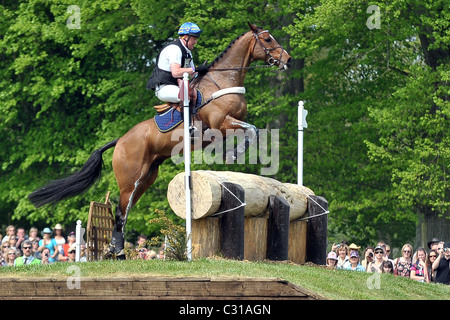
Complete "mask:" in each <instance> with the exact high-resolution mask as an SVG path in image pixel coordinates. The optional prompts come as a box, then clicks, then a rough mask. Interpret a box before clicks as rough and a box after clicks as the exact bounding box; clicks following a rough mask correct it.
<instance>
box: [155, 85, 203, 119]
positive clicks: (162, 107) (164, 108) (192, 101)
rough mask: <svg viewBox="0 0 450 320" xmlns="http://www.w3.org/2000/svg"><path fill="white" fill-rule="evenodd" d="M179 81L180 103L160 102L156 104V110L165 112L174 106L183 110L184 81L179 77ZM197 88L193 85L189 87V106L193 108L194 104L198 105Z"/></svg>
mask: <svg viewBox="0 0 450 320" xmlns="http://www.w3.org/2000/svg"><path fill="white" fill-rule="evenodd" d="M177 82H178V87H179V88H180V93H179V94H178V99H180V102H179V103H171V102H167V103H164V104H160V105H157V106H155V109H156V112H157V113H158V114H161V113H164V112H166V111H167V110H169V109H170V108H172V107H173V108H174V109H176V110H178V111H180V112H181V110H182V109H183V104H184V103H183V102H184V101H183V98H184V83H183V80H182V79H177ZM196 91H197V90H194V88H192V87H190V86H189V87H188V96H189V106H190V107H191V108H192V107H193V106H195V105H196V103H197V95H198V94H197V92H196Z"/></svg>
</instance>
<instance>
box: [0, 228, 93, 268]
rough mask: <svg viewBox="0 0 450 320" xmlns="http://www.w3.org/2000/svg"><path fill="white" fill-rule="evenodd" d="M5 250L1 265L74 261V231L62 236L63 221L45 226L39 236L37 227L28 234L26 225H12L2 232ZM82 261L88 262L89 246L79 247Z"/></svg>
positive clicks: (0, 253) (0, 236)
mask: <svg viewBox="0 0 450 320" xmlns="http://www.w3.org/2000/svg"><path fill="white" fill-rule="evenodd" d="M0 240H1V243H2V250H1V251H0V266H4V267H7V266H21V265H30V264H50V263H54V262H74V261H75V253H76V247H75V232H70V233H69V234H68V235H67V237H65V236H64V235H63V227H62V226H61V224H59V223H58V224H57V225H55V226H54V228H53V230H52V229H50V228H49V227H46V228H44V230H42V232H41V233H40V235H39V232H38V229H37V228H35V227H32V228H30V230H29V232H28V234H26V232H25V229H24V228H21V227H19V228H17V230H16V228H15V226H13V225H10V226H8V227H7V228H6V230H5V236H2V235H1V234H0ZM80 261H86V246H84V245H81V246H80Z"/></svg>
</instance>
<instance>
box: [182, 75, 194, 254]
mask: <svg viewBox="0 0 450 320" xmlns="http://www.w3.org/2000/svg"><path fill="white" fill-rule="evenodd" d="M183 83H184V95H183V119H184V136H183V141H184V150H183V153H184V174H185V180H184V181H185V183H184V185H185V193H186V238H187V245H186V250H187V258H188V260H189V261H191V260H192V239H191V238H192V237H191V233H192V232H191V229H192V227H191V212H192V209H191V187H192V186H191V135H190V132H189V125H190V113H189V74H188V73H187V72H185V73H183Z"/></svg>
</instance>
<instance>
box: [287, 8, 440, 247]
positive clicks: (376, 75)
mask: <svg viewBox="0 0 450 320" xmlns="http://www.w3.org/2000/svg"><path fill="white" fill-rule="evenodd" d="M371 4H372V3H370V2H366V1H363V2H361V1H358V2H355V1H347V0H340V1H326V0H324V1H312V2H310V1H308V2H306V1H300V2H295V3H294V2H292V5H295V6H297V11H298V12H300V13H299V14H298V19H297V20H296V21H295V23H294V24H293V26H291V27H289V31H290V33H291V35H292V37H293V39H292V42H293V45H295V46H297V48H298V51H299V52H301V54H302V56H304V57H305V61H306V62H305V64H306V67H305V70H304V73H305V79H306V85H305V98H306V99H309V101H308V105H311V106H312V108H314V109H312V110H311V112H314V113H315V115H314V120H313V119H311V121H310V122H309V123H310V124H311V127H314V128H317V129H314V131H313V132H311V131H312V129H311V130H308V131H310V132H311V133H312V135H313V136H315V137H311V138H308V139H313V146H311V144H309V145H307V148H314V151H313V152H312V153H313V154H317V156H315V157H314V162H312V163H310V164H312V167H313V168H314V169H315V170H314V173H317V174H318V177H320V178H322V179H323V180H324V182H323V183H322V187H321V188H320V189H321V190H323V192H327V193H328V194H330V196H329V197H328V198H329V199H331V203H330V210H331V212H334V214H335V217H336V219H332V223H331V228H332V229H333V230H334V232H336V233H337V234H339V235H341V236H342V235H344V237H347V238H348V239H349V240H354V239H355V240H356V239H357V240H359V241H361V242H362V243H363V244H368V243H370V242H369V240H371V241H372V243H373V240H372V239H380V238H381V239H385V240H388V241H389V242H391V244H397V245H400V243H401V242H405V241H412V240H413V237H414V227H415V225H416V223H417V221H418V220H419V219H418V216H419V217H420V215H421V214H423V213H424V212H423V211H421V210H423V208H424V207H428V206H429V204H430V203H434V205H433V207H434V209H435V210H436V209H438V208H439V210H441V209H444V210H443V211H441V212H442V213H444V215H445V214H447V215H448V201H449V198H448V191H444V190H448V183H446V181H448V179H446V176H447V174H448V173H446V171H448V157H446V156H444V155H445V154H448V151H445V150H448V144H447V145H445V141H447V140H448V130H446V129H447V128H448V127H447V125H446V124H445V121H444V120H445V116H444V115H445V113H446V112H447V111H444V110H443V109H441V110H440V111H439V112H436V115H437V114H438V113H439V115H437V116H434V115H430V114H428V115H427V116H425V114H427V112H426V111H425V110H427V109H428V110H432V109H437V108H433V107H431V105H432V104H430V102H432V101H436V100H438V101H441V102H439V105H440V107H444V104H445V103H443V101H444V100H445V98H444V99H436V98H437V97H438V96H441V97H442V95H447V96H448V93H445V92H448V91H447V89H444V88H437V87H436V85H433V84H432V81H434V83H435V84H436V83H441V84H442V83H445V79H446V76H445V72H443V70H444V67H442V68H441V69H440V70H437V69H436V73H434V74H432V75H430V77H427V78H428V79H427V80H425V79H424V78H423V76H424V74H426V73H427V72H428V71H429V69H428V68H427V67H426V66H425V64H426V63H430V61H433V57H439V59H440V61H441V62H440V63H443V62H444V61H446V59H447V58H446V57H448V45H449V42H448V32H447V31H446V30H447V29H445V25H448V19H447V20H445V18H444V17H445V15H446V14H448V12H447V10H448V8H447V9H446V8H444V3H443V2H441V1H438V2H431V1H426V2H421V4H418V2H416V1H393V2H391V3H389V4H377V6H376V8H377V10H378V11H379V12H380V13H381V15H380V16H379V17H377V16H373V12H374V11H370V10H367V9H369V7H370V5H371ZM425 8H426V10H425ZM377 18H379V19H380V20H379V21H378V22H379V24H377V23H376V22H377V21H374V20H373V19H377ZM374 26H375V28H373V27H374ZM377 26H378V28H377ZM431 30H433V32H431V33H425V32H428V31H431ZM418 39H420V41H418ZM424 39H426V41H423V40H424ZM431 44H432V45H431ZM446 52H447V53H446ZM433 64H436V61H435V62H431V63H430V66H432V65H433ZM437 65H439V63H438V64H437ZM431 79H433V80H431ZM424 89H426V93H427V94H428V95H426V94H425V93H424V92H423V91H422V92H423V93H419V92H420V90H424ZM411 93H415V97H416V98H419V97H418V96H420V97H421V98H425V96H426V97H427V99H421V100H420V99H419V100H418V101H416V103H415V104H411V102H412V100H413V99H411V98H408V99H406V100H407V101H406V100H405V98H406V96H408V95H409V94H411ZM399 98H402V99H404V102H403V103H400V104H399ZM406 106H408V107H407V108H406ZM419 106H420V107H419ZM445 108H448V105H447V106H445ZM395 110H397V111H400V112H398V113H396V112H395ZM413 110H414V111H413ZM419 110H421V111H419ZM424 112H425V113H424ZM406 115H408V117H407V119H405V116H406ZM402 116H403V117H402ZM425 119H427V120H431V121H430V122H427V121H424V120H425ZM408 121H410V125H408V126H405V123H408ZM426 122H427V128H424V127H422V128H420V129H419V128H418V127H417V126H414V125H412V123H415V124H417V123H422V125H423V124H425V123H426ZM428 125H430V126H435V127H434V128H435V130H433V131H434V132H436V134H435V135H434V137H433V139H430V138H429V136H428V137H427V138H426V141H423V140H422V138H424V137H423V132H426V131H427V130H428V129H431V128H430V127H428ZM317 131H320V133H319V134H317V135H315V134H316V132H317ZM419 132H422V138H421V135H420V134H418V133H419ZM316 137H317V139H315V138H316ZM400 137H401V138H402V139H403V138H404V137H408V142H412V141H417V139H419V141H418V143H419V144H418V145H422V146H421V147H420V148H410V151H407V149H406V148H405V145H404V144H403V143H404V142H406V141H404V140H399V138H400ZM319 138H320V140H318V139H319ZM420 140H422V141H420ZM307 143H308V142H307ZM314 146H320V150H317V149H318V148H317V147H314ZM412 150H414V151H412ZM437 150H440V151H437ZM425 151H426V152H425ZM424 152H425V153H424ZM310 153H311V151H310ZM349 154H351V156H349ZM425 158H427V159H428V160H427V161H424V160H425ZM307 161H308V160H307ZM433 162H434V164H435V165H434V167H433V168H432V169H431V172H433V173H434V174H427V173H426V172H427V171H428V170H427V171H425V172H423V175H422V174H420V175H418V174H417V172H418V171H420V170H424V167H425V166H426V165H429V164H430V163H433ZM419 164H421V165H419ZM409 165H412V167H409V169H408V166H409ZM446 166H447V168H446ZM310 169H311V167H310ZM413 172H414V173H415V174H413ZM419 176H420V177H421V178H420V179H416V180H414V178H413V177H415V178H418V177H419ZM413 180H414V182H415V183H411V182H412V181H413ZM418 182H420V183H418ZM431 185H433V186H436V188H430V186H431ZM400 186H401V187H400ZM424 188H426V189H427V192H426V193H425V194H423V196H421V197H416V195H417V194H418V192H420V191H419V190H423V189H424ZM428 197H431V199H428V200H425V198H428ZM428 212H429V210H428ZM432 215H433V216H437V215H439V214H438V213H437V211H435V212H434V214H432ZM447 230H448V228H447ZM441 231H442V230H441ZM439 235H441V236H443V237H445V234H442V233H441V234H436V233H434V234H433V236H439ZM430 236H431V235H430V234H429V235H427V237H430ZM447 237H448V235H447ZM425 240H426V239H423V240H422V241H420V242H421V243H422V244H423V243H424V242H426V241H425Z"/></svg>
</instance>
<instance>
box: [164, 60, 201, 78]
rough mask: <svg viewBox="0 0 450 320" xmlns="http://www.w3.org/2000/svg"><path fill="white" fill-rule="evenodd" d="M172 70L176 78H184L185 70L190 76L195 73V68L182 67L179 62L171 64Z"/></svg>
mask: <svg viewBox="0 0 450 320" xmlns="http://www.w3.org/2000/svg"><path fill="white" fill-rule="evenodd" d="M170 71H171V72H172V76H173V77H174V78H183V73H185V72H187V73H189V75H190V76H191V75H193V74H194V73H195V71H194V69H193V68H182V67H181V65H180V64H179V63H172V64H171V65H170Z"/></svg>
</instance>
